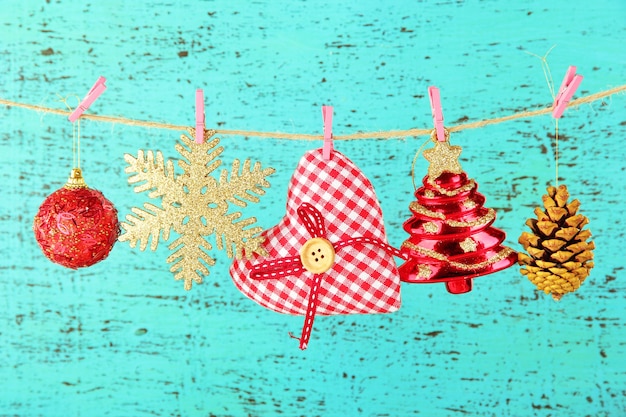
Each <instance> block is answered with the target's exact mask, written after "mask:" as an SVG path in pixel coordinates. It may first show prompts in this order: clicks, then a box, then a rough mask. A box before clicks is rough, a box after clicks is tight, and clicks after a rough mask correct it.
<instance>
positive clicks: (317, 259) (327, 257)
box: [300, 237, 335, 274]
mask: <svg viewBox="0 0 626 417" xmlns="http://www.w3.org/2000/svg"><path fill="white" fill-rule="evenodd" d="M300 261H301V262H302V266H303V267H304V269H306V270H307V271H309V272H311V273H313V274H321V273H322V272H326V271H328V270H329V269H330V268H332V266H333V264H334V263H335V248H333V245H332V243H330V242H329V241H328V240H326V239H324V238H322V237H316V238H313V239H310V240H307V241H306V243H305V244H304V245H302V249H300Z"/></svg>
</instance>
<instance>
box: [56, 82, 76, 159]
mask: <svg viewBox="0 0 626 417" xmlns="http://www.w3.org/2000/svg"><path fill="white" fill-rule="evenodd" d="M57 96H58V97H59V101H60V102H62V103H63V104H65V106H66V107H67V108H68V110H69V112H70V113H71V112H72V111H73V110H74V109H73V108H72V106H70V105H69V103H68V102H67V101H68V98H69V97H75V98H76V99H77V100H78V103H79V104H80V97H78V96H68V97H61V96H60V95H59V94H57ZM72 167H73V168H78V169H80V118H79V119H78V120H76V122H75V123H72Z"/></svg>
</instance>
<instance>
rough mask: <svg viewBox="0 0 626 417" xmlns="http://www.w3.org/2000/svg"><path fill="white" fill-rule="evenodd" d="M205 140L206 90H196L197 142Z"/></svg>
mask: <svg viewBox="0 0 626 417" xmlns="http://www.w3.org/2000/svg"><path fill="white" fill-rule="evenodd" d="M202 142H204V91H202V89H201V88H198V89H197V90H196V143H202Z"/></svg>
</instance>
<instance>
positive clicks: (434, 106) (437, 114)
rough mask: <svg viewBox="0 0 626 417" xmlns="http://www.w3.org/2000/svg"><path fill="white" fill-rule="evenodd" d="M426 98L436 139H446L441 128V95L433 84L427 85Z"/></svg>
mask: <svg viewBox="0 0 626 417" xmlns="http://www.w3.org/2000/svg"><path fill="white" fill-rule="evenodd" d="M428 98H430V110H431V111H432V113H433V123H434V124H435V131H436V132H437V140H438V141H439V142H445V141H446V133H445V130H444V129H443V111H442V110H441V97H440V96H439V89H438V88H437V87H434V86H430V87H428Z"/></svg>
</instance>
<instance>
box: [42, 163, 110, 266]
mask: <svg viewBox="0 0 626 417" xmlns="http://www.w3.org/2000/svg"><path fill="white" fill-rule="evenodd" d="M33 230H34V232H35V239H37V242H38V243H39V246H41V250H42V251H43V253H44V255H46V257H47V258H48V259H50V260H51V261H52V262H54V263H57V264H59V265H63V266H65V267H67V268H72V269H76V268H81V267H85V266H91V265H93V264H95V263H97V262H100V261H101V260H103V259H104V258H106V257H107V256H108V255H109V252H110V251H111V249H112V248H113V245H114V244H115V241H116V239H117V235H118V230H119V225H118V221H117V210H116V209H115V207H114V206H113V204H112V203H111V202H110V201H109V200H107V199H106V198H105V197H104V195H102V193H101V192H100V191H98V190H94V189H91V188H89V187H87V184H85V181H84V180H83V177H82V172H81V170H80V168H74V169H73V170H72V173H71V175H70V177H69V179H68V181H67V183H66V184H65V186H64V187H63V188H60V189H58V190H56V191H55V192H53V193H52V194H50V195H49V196H48V197H47V198H46V199H45V200H44V202H43V203H42V204H41V207H39V211H38V213H37V215H36V216H35V221H34V223H33Z"/></svg>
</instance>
